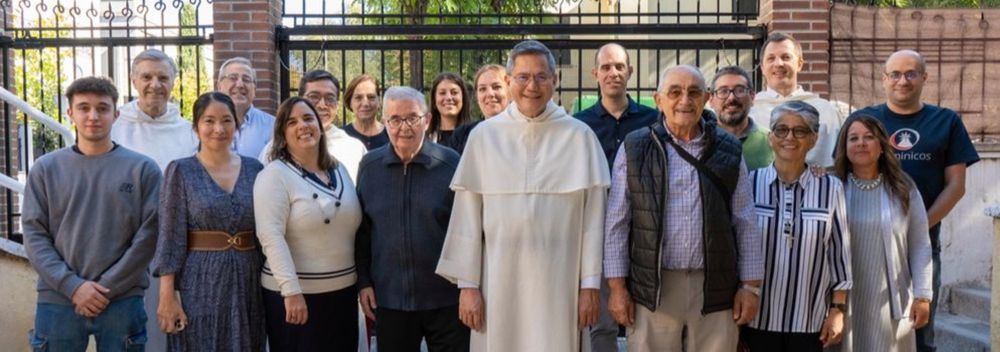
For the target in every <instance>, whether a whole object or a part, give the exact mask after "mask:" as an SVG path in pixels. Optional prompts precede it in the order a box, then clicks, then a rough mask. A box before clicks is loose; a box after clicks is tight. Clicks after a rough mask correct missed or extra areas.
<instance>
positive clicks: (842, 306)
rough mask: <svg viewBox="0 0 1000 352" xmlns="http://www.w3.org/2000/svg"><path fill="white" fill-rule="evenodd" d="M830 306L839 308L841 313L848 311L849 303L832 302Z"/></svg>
mask: <svg viewBox="0 0 1000 352" xmlns="http://www.w3.org/2000/svg"><path fill="white" fill-rule="evenodd" d="M830 308H837V310H839V311H840V312H841V313H847V303H835V302H831V303H830Z"/></svg>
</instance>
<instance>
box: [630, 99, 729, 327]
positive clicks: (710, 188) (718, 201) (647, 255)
mask: <svg viewBox="0 0 1000 352" xmlns="http://www.w3.org/2000/svg"><path fill="white" fill-rule="evenodd" d="M703 120H704V121H705V122H704V123H703V124H702V127H703V129H704V137H703V138H705V142H706V143H705V149H703V150H702V155H700V156H698V155H695V157H697V158H699V160H701V161H702V163H703V164H705V165H706V166H707V168H708V169H709V170H711V171H712V172H714V173H715V175H717V176H718V179H719V180H721V181H722V184H723V186H724V187H725V189H724V190H723V189H717V187H716V186H715V183H713V182H712V181H711V179H709V178H708V177H707V176H705V175H704V174H702V173H701V172H699V173H698V175H699V184H700V192H701V201H702V219H703V220H702V222H703V224H702V229H703V231H704V232H703V233H702V240H703V244H704V245H703V246H702V248H703V250H704V253H703V254H704V258H705V267H704V273H705V283H704V294H705V297H704V306H702V310H701V311H702V314H708V313H712V312H717V311H722V310H726V309H731V308H732V307H733V296H734V295H735V294H736V290H737V289H738V288H739V285H740V278H739V274H738V270H737V258H738V255H737V248H736V233H735V231H734V229H733V225H732V221H731V214H732V212H731V210H730V209H729V208H730V202H731V200H732V196H733V191H734V190H735V189H736V183H737V182H738V180H739V168H740V160H741V157H742V153H743V147H742V145H741V144H740V141H739V140H738V139H736V138H735V137H733V136H731V135H730V134H728V133H726V132H725V131H724V130H722V129H720V128H718V127H717V125H716V124H715V122H714V116H713V115H711V112H708V111H706V112H705V115H704V116H703ZM662 121H663V119H662V116H661V119H660V121H658V122H656V123H655V124H653V125H650V126H649V127H648V128H643V129H639V130H636V131H633V132H632V133H630V134H629V135H628V136H627V137H626V138H625V142H624V145H625V153H626V156H627V158H628V159H627V162H628V192H629V196H630V197H631V198H630V201H631V212H632V222H631V227H630V233H629V257H630V267H629V276H628V280H627V283H628V287H629V292H630V293H631V295H632V298H633V299H634V300H635V302H636V303H638V304H641V305H643V306H645V307H646V308H649V310H651V311H656V307H657V306H659V304H660V302H659V297H660V295H659V293H660V291H659V290H660V289H671V288H669V287H663V288H661V282H660V270H661V267H660V263H661V260H660V254H661V253H660V252H661V248H662V246H661V244H662V241H663V227H664V226H670V224H664V223H663V222H664V204H665V197H666V194H667V189H666V187H667V182H665V181H666V175H667V168H668V167H670V165H668V163H667V157H666V152H665V149H664V148H673V147H672V146H670V145H668V144H667V139H668V138H672V137H670V135H669V134H668V133H667V131H666V128H665V127H664V125H663V122H662ZM681 162H686V161H681Z"/></svg>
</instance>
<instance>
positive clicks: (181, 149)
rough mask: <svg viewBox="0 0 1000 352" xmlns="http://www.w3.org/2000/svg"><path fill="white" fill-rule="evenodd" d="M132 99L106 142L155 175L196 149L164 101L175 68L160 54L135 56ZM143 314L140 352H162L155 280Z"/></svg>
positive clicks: (151, 52)
mask: <svg viewBox="0 0 1000 352" xmlns="http://www.w3.org/2000/svg"><path fill="white" fill-rule="evenodd" d="M129 79H130V81H131V82H132V88H133V89H135V92H136V93H137V94H138V95H137V96H136V99H135V100H132V101H130V102H128V103H126V104H125V105H122V106H121V108H119V109H118V111H120V112H121V114H120V115H119V116H118V120H116V121H115V124H114V127H112V128H111V140H112V141H114V142H115V143H118V144H121V145H122V146H124V147H125V148H128V149H131V150H134V151H136V152H139V153H141V154H143V155H145V156H148V157H150V158H152V159H153V161H156V165H157V166H159V167H160V170H161V171H162V170H163V169H166V168H167V164H170V162H171V161H173V160H175V159H180V158H184V157H188V156H192V155H194V153H195V152H196V151H197V149H198V139H197V138H196V137H195V134H194V130H192V129H191V123H190V122H188V121H187V120H185V119H184V118H182V117H181V110H180V109H179V108H177V105H176V104H174V103H171V102H170V95H171V92H172V91H173V90H174V83H175V82H176V80H177V65H175V64H174V60H173V59H171V58H170V56H167V54H165V53H164V52H162V51H159V50H156V49H149V50H146V51H143V52H141V53H139V54H138V55H136V56H135V59H133V60H132V68H131V72H130V74H129ZM144 303H145V306H146V314H148V315H149V319H148V320H147V321H146V338H147V340H146V351H148V352H160V351H165V350H166V349H167V335H165V334H164V333H163V331H160V326H159V325H158V323H157V320H156V308H157V306H158V305H159V303H160V280H150V281H149V288H147V289H146V295H145V298H144Z"/></svg>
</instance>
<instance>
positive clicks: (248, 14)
mask: <svg viewBox="0 0 1000 352" xmlns="http://www.w3.org/2000/svg"><path fill="white" fill-rule="evenodd" d="M212 6H213V9H214V13H213V20H214V22H215V24H214V29H215V35H214V40H213V45H212V46H213V47H214V49H215V69H216V76H217V75H218V68H219V65H222V63H223V62H225V61H226V60H227V59H230V58H232V57H235V56H243V57H246V58H248V59H250V61H251V62H253V66H254V70H255V71H256V73H257V98H256V99H254V106H256V107H257V108H259V109H261V110H264V111H267V112H269V113H271V114H274V112H275V111H276V110H277V109H278V99H279V93H280V92H279V89H281V87H280V84H279V82H280V81H279V77H278V72H279V71H278V68H279V66H278V65H279V63H280V61H279V58H278V51H277V48H276V47H275V45H274V32H275V28H277V26H278V25H280V24H281V12H282V6H283V0H216V1H215V2H213V3H212ZM214 79H217V78H214ZM213 84H214V82H213Z"/></svg>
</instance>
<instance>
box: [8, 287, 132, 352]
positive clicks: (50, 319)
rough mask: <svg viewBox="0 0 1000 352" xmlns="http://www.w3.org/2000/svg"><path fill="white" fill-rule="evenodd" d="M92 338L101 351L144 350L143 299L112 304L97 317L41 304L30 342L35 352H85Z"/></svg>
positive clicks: (36, 313) (38, 306)
mask: <svg viewBox="0 0 1000 352" xmlns="http://www.w3.org/2000/svg"><path fill="white" fill-rule="evenodd" d="M90 335H94V340H96V341H97V351H99V352H113V351H114V352H117V351H127V352H131V351H145V349H146V347H145V346H146V310H145V309H144V308H143V304H142V297H141V296H134V297H127V298H122V299H119V300H117V301H114V302H111V304H109V305H108V306H107V308H105V309H104V311H103V312H101V314H100V315H98V316H97V317H96V318H87V317H84V316H82V315H79V314H76V312H75V311H74V308H73V306H71V305H69V306H68V305H62V304H52V303H38V305H37V308H36V310H35V329H34V330H32V331H31V332H30V333H29V338H28V343H29V344H30V345H31V348H32V351H85V350H87V344H88V343H89V342H90Z"/></svg>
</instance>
